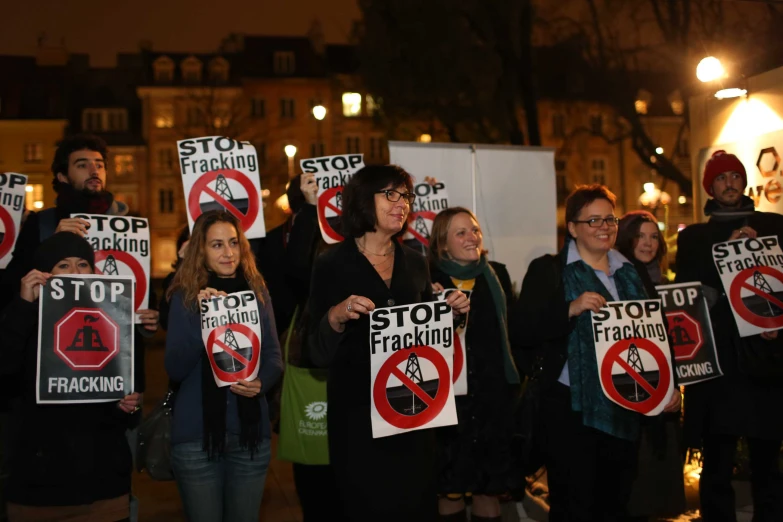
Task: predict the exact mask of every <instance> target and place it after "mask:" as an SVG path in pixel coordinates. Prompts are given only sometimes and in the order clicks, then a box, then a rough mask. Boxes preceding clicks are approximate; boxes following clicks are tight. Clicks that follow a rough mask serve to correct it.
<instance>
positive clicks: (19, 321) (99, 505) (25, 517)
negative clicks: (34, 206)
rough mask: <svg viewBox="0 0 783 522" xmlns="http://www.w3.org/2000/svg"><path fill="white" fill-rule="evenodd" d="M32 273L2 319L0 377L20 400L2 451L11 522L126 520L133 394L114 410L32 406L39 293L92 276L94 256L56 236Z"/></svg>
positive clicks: (76, 240)
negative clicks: (54, 281)
mask: <svg viewBox="0 0 783 522" xmlns="http://www.w3.org/2000/svg"><path fill="white" fill-rule="evenodd" d="M34 266H35V269H33V270H31V271H30V272H29V273H28V274H27V275H25V276H24V277H23V278H22V286H21V290H20V292H19V295H18V296H17V297H16V298H15V300H14V301H13V302H12V303H11V304H10V305H9V306H8V307H7V308H6V309H5V311H4V312H3V316H2V319H0V330H2V332H3V342H2V343H0V361H1V362H2V364H0V375H2V377H3V378H4V379H9V378H10V379H14V378H15V379H18V387H17V392H18V393H19V396H20V397H19V400H18V401H17V402H16V407H15V411H14V412H13V418H14V420H13V427H14V428H13V433H12V434H11V437H10V440H9V442H8V445H7V447H6V451H7V453H8V455H9V460H10V476H9V478H8V482H7V489H6V498H7V501H8V517H9V520H10V521H11V522H15V521H37V520H77V519H78V520H94V521H100V522H116V521H124V520H128V517H129V515H130V507H129V499H130V488H131V454H130V448H129V447H128V442H127V440H126V438H125V430H126V429H127V428H128V426H129V423H130V420H131V414H132V413H134V412H135V411H137V410H138V406H139V394H138V393H132V394H130V395H128V396H126V397H125V398H124V399H122V400H121V401H119V402H103V403H90V404H66V405H53V404H47V405H38V404H36V389H37V384H36V380H37V379H36V370H37V364H36V361H37V353H38V319H39V317H38V297H39V295H40V292H41V287H42V285H45V284H47V281H49V279H50V278H51V277H52V276H56V275H78V274H92V273H94V271H95V255H94V252H93V249H92V247H91V246H90V244H89V243H87V241H85V240H84V239H82V238H81V237H79V236H78V235H76V234H72V233H70V232H59V233H57V234H55V235H53V236H52V237H50V238H49V239H47V240H46V241H44V242H43V243H41V245H40V246H39V247H38V249H37V251H36V253H35V255H34ZM41 348H42V349H48V350H51V349H52V347H51V346H49V347H43V346H42V347H41Z"/></svg>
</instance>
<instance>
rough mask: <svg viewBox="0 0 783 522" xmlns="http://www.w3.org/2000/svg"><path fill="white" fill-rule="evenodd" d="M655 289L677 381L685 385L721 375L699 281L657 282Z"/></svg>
mask: <svg viewBox="0 0 783 522" xmlns="http://www.w3.org/2000/svg"><path fill="white" fill-rule="evenodd" d="M655 289H656V290H657V291H658V297H660V298H661V301H662V302H663V311H664V313H665V314H666V320H667V321H668V323H669V340H670V342H671V343H672V348H673V349H674V366H675V369H676V370H677V382H678V384H680V385H682V386H687V385H689V384H694V383H697V382H702V381H706V380H709V379H714V378H715V377H720V376H721V375H723V372H722V371H721V369H720V364H719V362H718V353H717V352H716V351H715V339H714V337H713V335H712V323H711V322H710V311H709V309H708V308H707V299H706V298H705V297H704V293H703V292H702V288H701V283H698V282H696V283H678V284H674V285H660V286H656V287H655Z"/></svg>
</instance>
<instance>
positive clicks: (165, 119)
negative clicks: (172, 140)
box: [155, 103, 174, 129]
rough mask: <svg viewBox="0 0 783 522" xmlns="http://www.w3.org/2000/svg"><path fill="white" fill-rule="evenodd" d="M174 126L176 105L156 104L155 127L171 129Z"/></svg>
mask: <svg viewBox="0 0 783 522" xmlns="http://www.w3.org/2000/svg"><path fill="white" fill-rule="evenodd" d="M173 126H174V105H172V104H171V103H159V104H156V105H155V127H156V128H158V129H170V128H172V127H173Z"/></svg>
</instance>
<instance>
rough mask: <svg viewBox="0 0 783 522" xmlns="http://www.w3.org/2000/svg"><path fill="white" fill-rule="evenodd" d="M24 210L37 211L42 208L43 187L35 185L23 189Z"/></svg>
mask: <svg viewBox="0 0 783 522" xmlns="http://www.w3.org/2000/svg"><path fill="white" fill-rule="evenodd" d="M24 190H25V197H24V208H25V209H27V210H39V209H42V208H43V205H44V203H43V199H44V186H43V185H39V184H35V185H27V186H26V187H25V188H24Z"/></svg>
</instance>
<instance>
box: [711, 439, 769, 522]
mask: <svg viewBox="0 0 783 522" xmlns="http://www.w3.org/2000/svg"><path fill="white" fill-rule="evenodd" d="M738 440H739V437H736V436H733V435H707V436H705V437H704V453H703V455H702V456H703V459H704V461H703V469H702V472H701V479H700V481H699V495H700V499H701V516H702V520H704V522H736V520H737V514H736V506H735V505H734V489H733V488H732V487H731V479H732V474H733V471H734V462H735V456H736V453H737V441H738ZM746 441H747V443H748V452H749V453H750V473H751V476H750V484H751V492H752V495H753V522H780V521H781V520H783V479H782V478H781V473H780V465H779V459H780V444H781V441H779V440H765V439H755V438H746Z"/></svg>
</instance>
